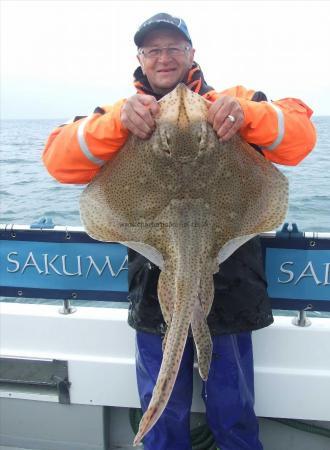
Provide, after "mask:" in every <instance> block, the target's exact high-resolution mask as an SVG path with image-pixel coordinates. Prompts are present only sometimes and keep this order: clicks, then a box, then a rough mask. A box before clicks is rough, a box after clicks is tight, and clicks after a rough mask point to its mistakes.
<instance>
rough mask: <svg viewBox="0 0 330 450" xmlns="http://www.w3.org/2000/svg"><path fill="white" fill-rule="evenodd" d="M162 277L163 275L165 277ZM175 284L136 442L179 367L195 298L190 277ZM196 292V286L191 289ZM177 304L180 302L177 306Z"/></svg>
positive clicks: (169, 389)
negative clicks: (160, 357) (160, 355)
mask: <svg viewBox="0 0 330 450" xmlns="http://www.w3.org/2000/svg"><path fill="white" fill-rule="evenodd" d="M164 278H165V277H164ZM162 288H165V289H166V286H164V284H162V273H161V274H160V278H159V294H160V296H161V291H162ZM175 288H176V291H177V294H178V296H177V297H176V298H177V301H176V304H175V305H174V310H173V315H172V320H171V323H170V326H169V329H168V332H167V340H166V345H165V348H164V354H163V360H162V364H161V367H160V370H159V374H158V378H157V382H156V386H155V387H154V390H153V393H152V398H151V400H150V403H149V406H148V409H147V411H146V412H145V413H144V415H143V417H142V419H141V422H140V425H139V430H138V433H137V435H136V436H135V439H134V442H133V445H137V444H139V443H140V442H141V441H142V439H143V437H144V436H145V435H146V434H147V433H148V431H149V430H150V429H151V428H152V427H153V425H154V424H155V423H156V422H157V420H158V419H159V417H160V416H161V414H162V412H163V411H164V409H165V407H166V405H167V402H168V400H169V398H170V396H171V393H172V390H173V386H174V384H175V380H176V378H177V374H178V371H179V368H180V363H181V359H182V354H183V351H184V348H185V345H186V341H187V336H188V329H189V325H190V323H191V317H192V312H193V306H194V305H193V304H194V299H193V298H192V296H191V293H192V292H193V290H192V285H191V279H190V277H187V278H182V279H181V280H180V279H177V280H176V282H175ZM194 291H195V292H197V291H196V289H194ZM178 304H179V305H180V306H178Z"/></svg>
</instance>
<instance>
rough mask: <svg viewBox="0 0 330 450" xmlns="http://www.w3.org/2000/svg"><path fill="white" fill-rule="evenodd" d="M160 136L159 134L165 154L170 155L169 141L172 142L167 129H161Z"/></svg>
mask: <svg viewBox="0 0 330 450" xmlns="http://www.w3.org/2000/svg"><path fill="white" fill-rule="evenodd" d="M160 136H161V142H162V147H163V151H164V153H166V154H167V155H170V154H171V143H172V139H171V137H170V133H169V132H168V130H162V131H161V134H160Z"/></svg>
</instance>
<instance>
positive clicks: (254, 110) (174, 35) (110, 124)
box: [44, 13, 315, 450]
mask: <svg viewBox="0 0 330 450" xmlns="http://www.w3.org/2000/svg"><path fill="white" fill-rule="evenodd" d="M134 41H135V44H136V45H137V47H138V56H137V58H138V60H139V63H140V66H139V67H138V69H137V70H136V71H135V73H134V77H135V86H136V88H137V92H138V93H137V94H136V95H134V96H132V97H130V98H128V99H126V100H120V101H119V102H117V103H116V104H115V105H113V106H104V107H102V108H100V107H97V108H96V109H95V111H94V113H93V114H92V115H90V116H88V117H87V118H84V119H81V118H78V120H76V121H74V122H73V123H71V124H67V125H64V126H62V127H58V128H57V129H56V130H54V131H53V133H52V134H51V135H50V137H49V140H48V142H47V144H46V148H45V151H44V162H45V164H46V166H47V168H48V170H49V172H50V173H51V174H52V175H53V176H54V177H55V178H56V179H58V180H59V181H61V182H64V183H85V182H89V181H90V180H91V179H92V178H93V177H94V176H95V174H96V173H97V172H98V171H99V170H100V168H101V166H102V165H103V164H104V163H105V162H106V161H108V160H109V159H111V158H113V157H114V156H115V154H116V153H117V152H118V151H120V149H121V148H122V146H123V145H124V143H125V141H126V139H127V137H128V135H129V133H133V134H135V135H136V136H138V137H140V138H141V139H148V138H149V137H150V136H151V134H152V132H153V130H154V128H155V117H156V115H157V113H158V111H159V105H158V103H157V100H159V99H160V98H161V97H162V96H163V95H165V94H166V93H168V92H170V91H171V90H172V89H173V88H174V87H175V86H176V85H177V84H178V83H179V82H183V83H185V84H186V85H187V86H188V87H189V88H190V89H192V90H193V91H195V92H196V93H198V94H200V95H202V96H203V97H205V98H206V99H207V100H209V101H210V102H211V103H210V105H211V106H210V108H209V112H208V122H209V123H210V124H211V125H212V127H213V129H214V131H215V132H216V133H217V135H218V137H219V139H220V140H221V141H228V140H229V139H230V138H231V137H232V136H233V135H234V134H235V133H237V132H238V133H240V134H241V136H242V137H243V138H244V139H245V140H246V141H248V142H249V143H251V144H252V145H253V146H254V147H255V148H256V151H260V152H261V153H262V154H263V155H264V156H265V158H267V159H269V160H271V161H273V162H276V163H280V164H287V165H295V164H298V162H300V161H301V160H302V159H303V158H304V157H305V156H306V155H307V154H308V153H309V152H310V151H311V150H312V148H313V146H314V144H315V130H314V127H313V125H312V124H311V122H310V120H309V119H310V116H311V115H312V111H311V109H310V108H309V107H308V106H307V105H305V104H304V103H303V102H302V101H300V100H297V99H292V98H287V99H283V100H279V101H276V102H272V103H269V102H267V101H265V100H266V96H265V95H264V94H263V93H261V92H255V91H252V90H247V89H245V88H244V87H242V86H237V87H234V88H230V89H227V90H226V91H223V92H221V93H219V92H216V91H215V90H214V89H213V88H211V87H210V86H208V85H207V83H206V82H205V79H204V76H203V73H202V71H201V69H200V68H199V66H198V65H197V64H196V63H195V62H194V54H195V50H194V49H193V47H192V41H191V38H190V35H189V32H188V29H187V26H186V24H185V22H184V21H183V20H182V19H178V18H176V17H172V16H170V15H168V14H164V13H161V14H157V15H155V16H153V17H151V18H150V19H148V20H147V21H146V22H144V23H143V24H142V25H141V27H140V28H139V29H138V31H137V32H136V34H135V36H134ZM158 276H159V270H158V268H157V267H155V266H154V265H153V264H152V263H150V262H149V261H148V260H147V259H146V258H144V257H142V256H141V255H139V254H137V253H135V252H133V251H131V250H129V318H128V321H129V324H130V325H131V326H132V327H134V328H135V329H136V330H137V333H136V342H137V352H136V371H137V382H138V388H139V394H140V399H141V406H142V409H143V410H146V408H147V406H148V402H149V401H150V398H151V394H152V390H153V387H154V385H155V381H156V378H157V374H158V370H159V367H160V363H161V359H162V341H161V339H162V336H164V333H165V330H166V324H165V322H164V319H163V317H162V314H161V311H160V307H159V303H158V299H157V293H156V289H157V280H158ZM214 283H215V298H214V302H213V306H212V310H211V312H210V314H209V317H208V324H209V327H210V330H211V334H212V337H213V346H214V349H213V357H212V363H211V369H210V373H209V378H208V380H207V382H206V383H204V387H203V399H204V402H205V405H206V414H207V421H208V424H209V426H210V428H211V430H212V432H213V434H214V438H215V440H216V443H217V445H218V446H219V447H221V450H243V449H249V450H259V449H262V445H261V443H260V441H259V438H258V422H257V419H256V416H255V413H254V386H253V357H252V344H251V331H253V330H257V329H260V328H263V327H265V326H268V325H270V324H271V323H272V322H273V317H272V312H271V306H270V302H269V298H268V297H267V291H266V281H265V276H264V273H263V267H262V259H261V252H260V244H259V241H258V239H257V238H256V239H252V240H251V241H249V242H248V243H246V244H245V245H244V246H242V247H241V248H240V249H238V250H237V251H236V252H235V253H234V254H233V255H232V256H231V257H230V258H229V259H228V260H227V261H225V262H224V263H223V264H222V265H221V267H220V268H219V272H218V273H217V274H215V276H214ZM192 368H193V342H192V339H191V338H188V342H187V346H186V348H185V352H184V355H183V360H182V364H181V368H180V371H179V374H178V378H177V382H176V384H175V387H174V390H173V393H172V396H171V399H170V401H169V403H168V405H167V407H166V409H165V411H164V413H163V414H162V416H161V418H160V419H159V420H158V422H157V423H156V425H155V426H154V427H153V428H152V430H151V431H150V432H149V433H148V434H147V435H146V437H145V439H144V448H145V449H146V450H188V449H191V442H190V432H189V417H190V406H191V397H192V371H193V370H192Z"/></svg>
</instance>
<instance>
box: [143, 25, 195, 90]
mask: <svg viewBox="0 0 330 450" xmlns="http://www.w3.org/2000/svg"><path fill="white" fill-rule="evenodd" d="M164 47H167V48H169V49H170V48H172V49H173V48H177V49H182V51H179V52H174V53H176V54H171V51H170V50H169V51H167V50H166V49H165V50H164ZM187 47H189V48H188V49H186V48H187ZM157 48H162V49H163V50H162V51H161V52H160V54H159V55H158V56H156V57H155V56H154V55H153V53H157V52H154V51H152V52H151V53H150V51H151V50H154V49H157ZM172 53H173V52H172ZM194 53H195V50H194V49H192V48H191V47H190V45H189V43H188V42H187V41H186V40H185V39H184V38H183V37H182V35H181V34H180V33H179V32H178V31H176V30H171V29H166V28H165V29H163V30H154V31H151V32H150V33H149V34H148V35H147V36H146V37H145V39H144V41H143V46H142V53H140V54H139V55H138V60H139V62H140V64H141V68H142V71H143V73H144V74H145V75H146V77H147V78H148V81H149V83H150V86H151V88H152V90H153V91H154V92H155V93H157V94H163V95H164V94H166V93H167V92H170V91H171V90H172V89H173V88H174V87H175V86H176V85H177V84H178V83H179V82H180V81H182V80H183V78H184V76H185V75H186V73H187V72H188V70H189V69H190V68H191V66H192V63H193V60H194Z"/></svg>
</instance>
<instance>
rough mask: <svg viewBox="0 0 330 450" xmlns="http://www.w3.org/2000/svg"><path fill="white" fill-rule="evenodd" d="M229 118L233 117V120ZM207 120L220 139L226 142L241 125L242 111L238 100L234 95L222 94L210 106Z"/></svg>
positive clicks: (242, 119)
mask: <svg viewBox="0 0 330 450" xmlns="http://www.w3.org/2000/svg"><path fill="white" fill-rule="evenodd" d="M228 116H230V117H228ZM230 118H234V119H235V120H234V121H232V120H230ZM207 121H208V122H209V123H210V124H211V125H212V127H213V129H214V131H215V132H216V133H217V135H218V137H219V139H220V141H224V142H226V141H228V140H229V139H230V138H231V137H233V136H234V134H235V133H237V131H238V130H239V129H240V127H241V126H242V123H243V121H244V113H243V110H242V107H241V105H240V103H239V101H238V100H237V99H236V98H235V97H231V96H229V95H224V96H223V97H220V98H218V100H216V101H215V102H214V103H212V105H211V106H210V108H209V111H208V115H207Z"/></svg>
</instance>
